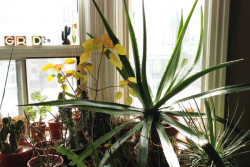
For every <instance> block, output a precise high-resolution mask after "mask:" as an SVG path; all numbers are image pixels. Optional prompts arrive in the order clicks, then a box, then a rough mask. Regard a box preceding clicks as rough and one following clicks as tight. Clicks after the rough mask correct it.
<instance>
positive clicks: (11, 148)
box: [0, 117, 32, 167]
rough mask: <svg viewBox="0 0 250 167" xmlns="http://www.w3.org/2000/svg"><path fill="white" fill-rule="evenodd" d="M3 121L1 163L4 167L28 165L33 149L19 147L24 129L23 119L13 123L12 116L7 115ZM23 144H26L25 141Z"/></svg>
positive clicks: (0, 149) (0, 147)
mask: <svg viewBox="0 0 250 167" xmlns="http://www.w3.org/2000/svg"><path fill="white" fill-rule="evenodd" d="M2 122H3V127H2V129H1V132H0V151H1V153H0V161H1V165H2V166H4V167H13V166H19V167H26V163H27V162H28V160H29V159H30V158H31V156H32V149H28V150H24V149H23V147H18V144H19V141H20V138H21V134H22V132H23V130H24V122H23V120H17V121H15V122H14V123H11V117H5V118H3V119H2ZM8 135H9V137H8ZM22 145H26V144H24V142H23V144H22ZM26 146H27V145H26Z"/></svg>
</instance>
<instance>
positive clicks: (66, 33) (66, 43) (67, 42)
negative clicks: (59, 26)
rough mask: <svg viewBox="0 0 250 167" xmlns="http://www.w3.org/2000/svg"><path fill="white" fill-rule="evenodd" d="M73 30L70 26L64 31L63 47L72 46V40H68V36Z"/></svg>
mask: <svg viewBox="0 0 250 167" xmlns="http://www.w3.org/2000/svg"><path fill="white" fill-rule="evenodd" d="M70 30H71V28H70V27H68V26H65V27H64V31H62V40H63V43H62V44H63V45H70V40H69V39H68V35H69V34H70Z"/></svg>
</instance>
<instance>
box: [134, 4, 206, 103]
mask: <svg viewBox="0 0 250 167" xmlns="http://www.w3.org/2000/svg"><path fill="white" fill-rule="evenodd" d="M193 3H194V2H193V1H186V0H176V1H168V0H167V1H166V0H159V1H157V3H155V1H145V12H146V23H147V39H148V40H147V53H148V58H147V74H148V76H147V77H148V83H149V85H150V86H151V89H152V93H153V95H155V94H156V91H157V88H158V86H159V83H160V80H161V78H162V75H163V73H164V71H165V68H166V65H167V63H168V61H169V59H170V57H171V54H172V52H173V49H174V46H175V44H176V40H177V34H178V28H179V23H180V18H181V9H182V10H183V19H184V21H185V19H186V17H187V16H188V14H189V12H190V10H191V8H192V5H193ZM203 3H204V1H199V3H198V4H197V6H196V9H195V11H194V13H193V15H192V18H191V20H190V23H189V25H188V29H187V30H186V33H185V36H184V39H183V45H182V50H181V57H182V58H187V59H188V66H187V67H186V69H188V68H189V66H190V65H191V63H192V62H193V61H194V58H195V55H196V51H197V48H198V43H199V37H200V34H199V32H200V6H201V5H202V4H203ZM159 4H161V5H159ZM202 6H203V5H202ZM132 21H133V26H134V29H135V34H136V37H137V42H138V48H139V52H140V55H142V47H143V46H142V45H143V41H142V40H143V34H142V29H143V27H142V9H141V1H132ZM181 61H182V60H180V63H181ZM180 63H179V64H180ZM201 68H202V64H201V60H200V62H199V64H198V66H197V67H196V69H195V70H196V71H200V70H201ZM199 92H201V79H199V80H197V81H196V82H194V83H193V84H192V85H190V86H189V88H188V89H185V90H184V91H182V92H181V93H180V94H178V97H174V98H173V99H170V103H171V101H172V100H174V99H175V100H177V99H179V98H181V97H182V96H187V95H191V94H195V93H199ZM135 105H137V102H135Z"/></svg>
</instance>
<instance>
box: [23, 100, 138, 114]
mask: <svg viewBox="0 0 250 167" xmlns="http://www.w3.org/2000/svg"><path fill="white" fill-rule="evenodd" d="M20 106H60V107H68V108H72V107H71V106H86V107H94V108H103V109H105V108H106V109H114V110H119V109H120V110H131V111H139V112H142V111H143V109H140V108H136V107H131V106H127V105H122V104H117V103H111V102H102V101H94V100H85V99H82V100H79V99H72V100H55V101H48V102H42V103H33V104H26V105H20Z"/></svg>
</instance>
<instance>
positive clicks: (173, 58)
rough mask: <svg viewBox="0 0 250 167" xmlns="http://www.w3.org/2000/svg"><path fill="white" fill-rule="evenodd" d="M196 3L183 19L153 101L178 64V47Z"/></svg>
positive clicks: (157, 99)
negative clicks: (183, 22) (183, 21)
mask: <svg viewBox="0 0 250 167" xmlns="http://www.w3.org/2000/svg"><path fill="white" fill-rule="evenodd" d="M196 4H197V0H196V1H195V3H194V5H193V7H192V9H191V11H190V13H189V15H188V17H187V19H186V21H185V24H184V25H183V27H182V30H181V33H180V35H179V38H178V40H177V43H176V45H175V48H174V51H173V53H172V56H171V58H170V60H169V62H168V65H167V67H166V70H165V72H164V74H163V76H162V79H161V82H160V84H159V87H158V90H157V93H156V99H155V102H158V101H159V100H160V98H161V94H162V91H163V89H164V87H165V85H166V82H170V81H169V80H168V78H171V79H172V77H173V75H174V74H175V71H174V68H175V67H177V65H178V62H177V60H178V55H179V52H180V48H181V44H182V40H183V37H184V34H185V31H186V29H187V26H188V23H189V21H190V19H191V16H192V14H193V11H194V8H195V6H196Z"/></svg>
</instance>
